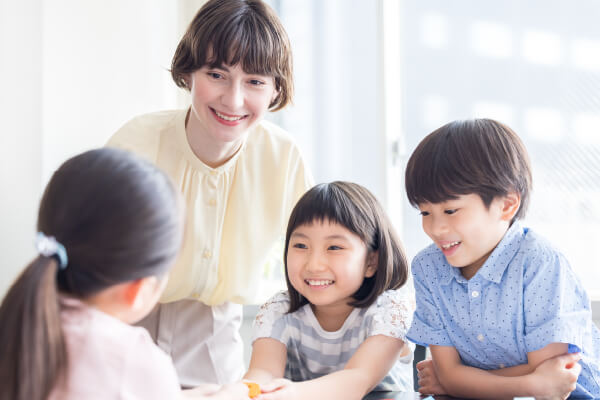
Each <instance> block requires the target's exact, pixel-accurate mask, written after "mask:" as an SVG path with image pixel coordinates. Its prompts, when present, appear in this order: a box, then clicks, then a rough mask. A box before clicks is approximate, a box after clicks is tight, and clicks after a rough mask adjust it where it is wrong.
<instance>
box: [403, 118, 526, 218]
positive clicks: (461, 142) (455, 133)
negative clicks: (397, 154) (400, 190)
mask: <svg viewBox="0 0 600 400" xmlns="http://www.w3.org/2000/svg"><path fill="white" fill-rule="evenodd" d="M405 184H406V194H407V196H408V200H409V201H410V203H411V204H412V205H413V206H415V207H417V206H418V205H419V204H420V203H426V202H428V203H441V202H443V201H447V200H450V199H454V198H456V197H457V196H459V195H465V194H472V193H474V194H478V195H479V196H480V197H481V199H482V200H483V202H484V204H485V205H486V207H489V205H490V204H491V202H492V200H494V198H496V197H498V196H505V195H507V194H508V193H510V192H517V193H519V195H520V196H521V206H520V208H519V210H518V211H517V213H516V214H515V216H514V217H513V221H514V220H516V219H518V218H523V217H524V216H525V213H526V211H527V206H528V204H529V192H530V191H531V166H530V163H529V156H528V155H527V150H526V149H525V146H524V145H523V142H521V139H519V137H518V136H517V134H516V133H515V132H514V131H513V130H512V129H510V128H509V127H508V126H506V125H504V124H502V123H500V122H498V121H494V120H491V119H473V120H465V121H454V122H450V123H449V124H446V125H444V126H442V127H441V128H439V129H437V130H435V131H433V132H432V133H430V134H429V135H428V136H427V137H425V139H423V140H422V141H421V143H419V145H418V146H417V148H416V149H415V151H414V152H413V153H412V155H411V156H410V159H409V160H408V164H407V166H406V174H405ZM511 223H512V221H511Z"/></svg>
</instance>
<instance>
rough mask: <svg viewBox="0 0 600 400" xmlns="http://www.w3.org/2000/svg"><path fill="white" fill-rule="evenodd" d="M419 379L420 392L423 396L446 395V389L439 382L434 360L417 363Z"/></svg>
mask: <svg viewBox="0 0 600 400" xmlns="http://www.w3.org/2000/svg"><path fill="white" fill-rule="evenodd" d="M417 376H418V377H419V392H420V393H422V394H446V389H444V387H443V386H442V384H441V383H440V381H439V380H438V377H437V374H436V373H435V368H433V360H423V361H421V362H418V363H417Z"/></svg>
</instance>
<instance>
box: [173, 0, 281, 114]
mask: <svg viewBox="0 0 600 400" xmlns="http://www.w3.org/2000/svg"><path fill="white" fill-rule="evenodd" d="M237 64H240V65H241V66H242V69H243V70H244V71H245V72H246V73H249V74H259V75H266V76H272V77H273V78H274V80H275V89H276V90H277V91H278V95H277V97H276V98H275V99H274V100H273V101H272V102H271V104H270V105H269V108H270V109H271V110H272V111H277V110H279V109H282V108H283V107H285V106H286V105H287V104H288V103H289V102H290V101H291V99H292V94H293V78H292V52H291V45H290V42H289V39H288V36H287V33H286V32H285V29H284V28H283V25H282V24H281V22H280V21H279V18H278V17H277V15H276V14H275V12H274V11H273V10H272V9H271V8H270V7H269V6H268V5H267V4H266V3H264V2H263V1H261V0H209V1H208V2H207V3H206V4H204V6H202V8H200V10H199V11H198V13H197V14H196V16H195V17H194V19H193V20H192V22H191V24H190V26H189V27H188V29H187V31H186V33H185V34H184V35H183V38H182V39H181V41H180V42H179V45H178V46H177V50H176V51H175V55H174V56H173V61H172V64H171V75H172V77H173V80H174V81H175V83H176V84H177V86H179V87H181V88H185V89H189V85H188V76H189V75H190V74H191V73H193V72H194V71H196V70H198V69H200V68H202V67H204V66H205V65H208V66H210V67H221V66H224V65H231V66H233V65H237Z"/></svg>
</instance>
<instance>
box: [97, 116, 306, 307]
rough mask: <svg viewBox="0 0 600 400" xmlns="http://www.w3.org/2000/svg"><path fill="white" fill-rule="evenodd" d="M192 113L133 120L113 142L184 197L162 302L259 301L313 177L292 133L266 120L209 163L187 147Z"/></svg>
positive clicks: (111, 143) (118, 132) (212, 302)
mask: <svg viewBox="0 0 600 400" xmlns="http://www.w3.org/2000/svg"><path fill="white" fill-rule="evenodd" d="M187 111H188V110H175V111H162V112H157V113H152V114H146V115H142V116H139V117H136V118H134V119H133V120H131V121H129V122H128V123H126V124H125V125H124V126H123V127H122V128H121V129H120V130H119V131H117V133H115V134H114V135H113V137H112V138H111V139H110V140H109V142H108V146H114V147H120V148H124V149H128V150H131V151H133V152H135V153H137V154H140V155H142V156H143V157H145V158H147V159H149V160H150V161H152V162H153V163H155V164H156V165H157V166H159V167H160V168H162V169H163V170H164V171H165V172H166V173H167V174H168V175H169V176H170V177H171V179H172V180H173V183H174V184H175V186H176V187H177V188H179V190H180V191H181V193H182V194H183V197H184V200H185V202H186V227H185V238H184V244H183V248H182V251H181V253H180V255H179V257H178V260H177V262H176V264H175V266H174V267H173V268H172V269H171V274H170V278H169V282H168V284H167V288H166V290H165V292H164V294H163V297H162V299H161V302H171V301H176V300H180V299H184V298H195V299H198V300H200V301H202V302H203V303H205V304H208V305H216V304H221V303H223V302H225V301H233V302H236V303H241V304H246V303H253V302H256V296H257V291H258V288H259V287H260V280H261V277H262V273H263V266H264V263H265V261H266V260H267V256H268V254H269V251H270V250H271V248H272V247H273V245H274V244H276V243H277V241H278V240H281V238H282V237H283V236H284V234H285V226H286V225H287V220H288V218H289V214H290V212H291V210H292V208H293V206H294V204H295V203H296V201H297V200H298V199H299V198H300V196H301V195H302V194H303V193H304V192H305V191H306V190H307V189H308V188H310V187H311V186H312V184H313V180H312V176H311V174H310V172H309V171H308V169H307V167H306V165H305V163H304V160H303V159H302V156H301V155H300V152H299V150H298V148H297V147H296V145H295V144H294V143H293V141H292V139H291V138H290V136H289V135H288V134H287V133H286V132H285V131H284V130H282V129H281V128H279V127H277V126H276V125H274V124H272V123H270V122H268V121H264V120H263V121H261V122H260V123H259V124H258V125H257V126H256V127H255V128H254V129H253V131H252V132H250V133H249V134H248V136H247V139H246V141H245V143H244V144H243V145H242V147H241V148H240V150H239V151H238V152H237V153H236V154H235V155H234V156H233V157H232V158H231V159H230V160H229V161H227V162H226V163H225V164H224V165H221V166H220V167H217V168H211V167H209V166H207V165H205V164H204V163H202V161H200V160H199V159H198V158H197V157H196V155H195V154H194V153H193V152H192V149H191V148H190V146H189V144H188V141H187V138H186V133H185V119H186V114H187ZM262 297H264V294H263V296H262Z"/></svg>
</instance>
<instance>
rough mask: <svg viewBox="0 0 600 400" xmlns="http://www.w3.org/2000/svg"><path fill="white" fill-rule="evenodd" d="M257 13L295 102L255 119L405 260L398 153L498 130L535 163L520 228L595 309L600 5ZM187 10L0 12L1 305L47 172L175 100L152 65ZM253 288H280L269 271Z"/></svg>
mask: <svg viewBox="0 0 600 400" xmlns="http://www.w3.org/2000/svg"><path fill="white" fill-rule="evenodd" d="M269 3H270V4H271V5H272V6H273V7H274V8H275V10H276V11H277V12H278V13H279V15H280V17H281V19H282V21H283V23H284V25H285V27H286V29H287V31H288V33H289V36H290V39H291V41H292V46H293V51H294V59H295V64H294V66H295V82H296V97H295V101H294V105H293V106H292V107H289V108H288V109H286V110H284V111H282V112H279V113H276V114H273V115H271V116H269V118H270V119H272V120H274V121H275V122H277V123H279V124H280V125H282V126H283V127H284V128H286V129H287V130H288V131H290V132H291V133H292V134H293V136H294V137H295V139H296V141H297V142H298V144H299V146H300V147H301V149H302V150H303V152H304V154H305V157H306V159H307V161H308V163H309V165H310V166H311V168H312V170H313V173H314V175H315V178H316V181H317V182H323V181H330V180H335V179H343V180H351V181H355V182H358V183H360V184H363V185H365V186H366V187H368V188H369V189H371V190H372V191H373V192H374V193H375V194H376V195H377V196H378V197H379V198H380V200H381V201H382V202H383V203H384V204H385V206H386V208H387V209H388V211H389V213H390V215H391V216H392V218H393V220H394V223H395V225H396V227H397V229H398V230H399V232H400V233H401V237H402V239H403V241H404V243H405V246H406V249H407V253H408V254H409V256H410V257H412V256H414V255H415V254H416V252H418V251H419V250H420V249H421V248H423V247H425V246H426V245H427V244H428V239H427V238H426V237H425V235H424V234H423V233H422V230H421V227H420V219H419V215H418V214H417V212H416V211H415V210H414V209H412V208H411V207H410V206H409V205H408V204H407V202H406V199H405V196H404V191H403V179H402V174H403V169H404V165H405V163H406V161H407V159H408V157H409V155H410V153H411V152H412V150H413V149H414V147H415V146H416V145H417V143H418V142H419V141H420V140H421V139H422V138H423V137H424V136H425V135H426V134H427V133H429V132H431V131H432V130H434V129H435V128H437V127H439V126H441V125H443V124H445V123H446V122H449V121H451V120H455V119H462V118H473V117H488V118H495V119H498V120H500V121H502V122H505V123H507V124H508V125H509V126H511V127H512V128H513V129H514V130H515V131H516V132H517V133H518V134H519V135H520V136H521V137H522V138H523V140H524V141H525V144H526V146H527V148H528V150H529V152H530V156H531V159H532V162H533V168H534V171H533V173H534V192H533V196H532V202H531V205H530V211H529V214H528V216H527V218H526V223H527V224H528V225H530V226H532V227H533V228H534V229H536V230H537V231H539V232H541V233H542V234H543V235H545V236H546V237H548V238H549V239H550V240H551V241H553V242H554V243H555V244H557V245H558V246H559V247H560V248H561V249H562V250H563V251H564V253H565V254H566V255H567V258H568V259H569V260H570V261H571V263H572V265H573V267H574V268H575V270H576V271H577V272H578V273H579V274H580V276H581V277H582V280H583V282H584V285H585V286H586V287H587V289H588V290H589V292H590V293H591V294H592V296H593V298H594V299H596V300H600V268H599V267H600V265H599V262H598V258H597V257H596V253H595V251H594V250H593V249H594V247H595V246H596V245H597V243H596V242H597V241H598V239H600V234H599V233H598V232H600V28H599V27H598V16H600V2H598V1H595V0H580V1H577V2H567V1H559V0H551V1H548V0H546V1H537V0H536V1H527V2H523V1H518V0H505V1H502V2H476V1H465V0H455V1H452V2H448V1H442V0H437V1H436V0H429V1H418V0H405V1H401V0H360V1H359V0H301V1H300V0H272V1H269ZM201 4H202V1H191V0H186V1H183V0H180V1H164V0H128V1H120V0H106V1H102V2H81V1H76V0H52V1H43V0H31V1H27V2H13V1H9V0H0V60H1V62H0V87H1V88H2V90H1V91H0V118H1V119H0V120H1V121H2V123H1V126H2V132H1V134H0V184H1V186H0V187H1V188H2V189H1V190H2V195H1V196H0V210H1V211H0V213H1V221H2V223H1V224H0V243H1V249H2V260H3V261H2V265H3V267H2V270H1V272H0V293H3V292H4V290H5V289H6V287H7V286H8V285H9V284H10V282H11V281H12V279H14V277H15V276H16V274H17V273H18V271H19V270H20V269H21V268H22V267H23V266H24V265H25V263H26V262H27V261H28V260H29V259H30V258H31V257H33V254H34V252H33V245H32V242H33V237H34V232H35V218H36V215H35V214H36V210H37V206H38V202H39V198H40V195H41V191H42V189H43V186H44V185H45V183H46V182H47V179H48V178H49V176H50V175H51V174H52V171H53V170H54V169H55V168H56V167H57V166H58V165H59V164H60V163H61V162H62V161H64V160H65V159H66V158H67V157H70V156H72V155H74V154H76V153H78V152H80V151H83V150H86V149H89V148H91V147H97V146H101V145H103V144H104V143H105V142H106V140H107V139H108V137H109V136H110V135H111V134H112V133H113V132H114V131H115V130H116V129H118V127H119V126H121V125H122V124H123V123H124V122H126V121H127V120H128V119H129V118H131V117H133V116H134V115H137V114H140V113H145V112H151V111H156V110H160V109H170V108H178V107H185V106H186V105H187V104H188V98H187V95H186V94H185V92H183V91H181V90H180V89H177V88H176V87H175V85H174V84H173V83H172V82H171V80H170V75H169V73H168V71H167V69H168V68H169V65H170V60H171V55H172V53H173V51H174V49H175V46H176V44H177V42H178V40H179V37H180V36H181V34H182V32H183V31H184V30H185V27H186V25H187V23H188V22H189V20H190V19H191V18H192V16H193V14H194V12H195V11H196V10H197V9H198V7H199V6H200V5H201ZM266 278H267V279H266V280H265V282H274V283H275V284H277V282H279V283H280V282H281V280H280V279H281V269H280V268H278V267H276V268H270V269H269V270H268V271H266ZM266 287H270V286H266ZM269 294H270V292H269V289H265V296H268V295H269Z"/></svg>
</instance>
